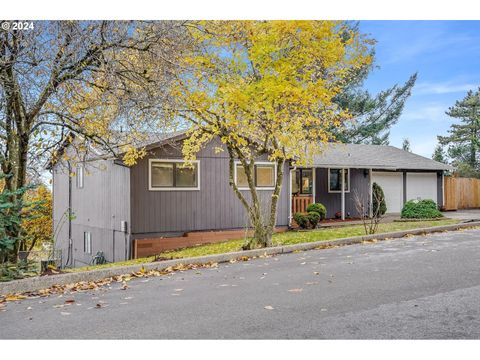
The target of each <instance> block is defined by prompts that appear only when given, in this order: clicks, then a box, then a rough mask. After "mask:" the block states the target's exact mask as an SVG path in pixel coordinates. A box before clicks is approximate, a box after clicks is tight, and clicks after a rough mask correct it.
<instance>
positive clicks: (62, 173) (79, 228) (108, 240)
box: [53, 160, 130, 266]
mask: <svg viewBox="0 0 480 360" xmlns="http://www.w3.org/2000/svg"><path fill="white" fill-rule="evenodd" d="M72 171H73V172H75V171H76V169H72ZM129 171H130V169H129V168H126V167H122V166H119V165H116V164H114V163H113V161H111V160H108V161H103V160H102V161H95V162H93V163H89V164H87V165H86V167H85V175H84V187H83V188H82V189H77V187H76V179H75V178H72V210H73V214H74V219H73V220H72V240H73V258H74V261H75V262H76V263H77V266H80V265H81V264H88V263H89V262H90V260H91V258H92V256H94V255H95V254H96V252H97V251H102V252H104V254H105V256H106V258H107V260H108V261H114V260H116V261H119V260H124V248H125V244H124V235H123V234H115V238H116V240H115V245H114V232H119V231H120V222H121V221H127V224H128V226H130V175H129ZM53 179H54V180H53V181H54V183H53V186H54V195H53V202H54V226H55V228H56V227H58V226H62V229H61V231H60V233H59V235H58V237H57V247H58V248H60V249H62V253H63V261H64V262H65V261H66V259H67V250H68V221H63V225H60V222H61V220H60V219H61V216H62V214H63V213H64V212H65V211H66V210H67V209H68V171H67V169H66V167H65V166H64V165H57V166H55V167H54V171H53ZM85 231H89V232H91V233H92V254H85V253H84V249H83V233H84V232H85ZM114 246H115V258H114V251H113V250H114ZM117 249H120V250H117ZM120 253H121V254H122V255H121V257H120V255H119V254H120Z"/></svg>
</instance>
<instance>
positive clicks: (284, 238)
mask: <svg viewBox="0 0 480 360" xmlns="http://www.w3.org/2000/svg"><path fill="white" fill-rule="evenodd" d="M456 223H458V221H457V220H437V221H418V222H393V223H388V224H380V225H379V228H378V233H386V232H392V231H399V230H407V229H416V228H425V227H433V226H441V225H451V224H456ZM364 234H365V232H364V229H363V226H362V225H352V226H345V227H337V228H324V229H317V230H309V231H287V232H283V233H278V234H274V235H273V245H291V244H299V243H305V242H312V241H319V240H333V239H340V238H346V237H352V236H359V235H364ZM243 243H244V239H240V240H230V241H226V242H221V243H216V244H208V245H200V246H196V247H191V248H186V249H181V250H175V251H166V252H163V253H162V254H159V255H160V256H161V257H164V258H170V257H172V258H175V259H179V258H188V257H195V256H203V255H212V254H221V253H228V252H234V251H239V250H241V246H242V244H243ZM153 260H155V257H154V256H150V257H146V258H140V259H134V260H129V261H123V262H117V263H109V264H105V265H96V266H87V267H82V268H75V269H69V270H67V271H69V272H70V271H71V272H77V271H85V270H92V269H98V268H102V267H111V266H120V265H134V264H144V263H148V262H152V261H153Z"/></svg>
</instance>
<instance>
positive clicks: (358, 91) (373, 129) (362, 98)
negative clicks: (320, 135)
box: [335, 69, 417, 145]
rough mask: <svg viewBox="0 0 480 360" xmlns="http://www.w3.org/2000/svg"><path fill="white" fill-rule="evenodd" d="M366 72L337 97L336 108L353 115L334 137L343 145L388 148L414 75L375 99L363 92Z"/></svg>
mask: <svg viewBox="0 0 480 360" xmlns="http://www.w3.org/2000/svg"><path fill="white" fill-rule="evenodd" d="M369 70H370V69H362V70H359V72H358V78H357V79H355V80H354V81H352V83H351V85H350V86H349V88H348V89H347V90H346V91H344V92H343V93H342V94H340V95H339V96H337V98H336V102H337V104H339V105H340V106H341V107H342V108H343V109H348V110H349V112H350V113H351V114H353V118H354V120H353V121H350V122H347V123H344V125H343V127H341V128H339V129H336V130H335V135H336V138H337V140H339V141H341V142H344V143H354V144H360V143H364V144H377V145H388V142H389V139H388V138H389V136H390V128H391V127H392V126H393V125H394V124H396V122H397V121H398V119H399V117H400V115H401V114H402V111H403V107H404V105H405V102H406V101H407V99H408V97H409V96H410V95H411V92H412V88H413V86H414V85H415V81H416V79H417V74H416V73H415V74H413V75H412V76H410V78H409V79H408V81H407V82H406V83H405V84H403V85H398V84H396V85H394V86H393V87H391V88H389V89H386V90H384V91H381V92H380V93H378V94H377V95H372V94H370V93H369V92H368V91H366V90H363V89H362V86H363V81H364V80H365V79H366V77H367V76H368V73H369Z"/></svg>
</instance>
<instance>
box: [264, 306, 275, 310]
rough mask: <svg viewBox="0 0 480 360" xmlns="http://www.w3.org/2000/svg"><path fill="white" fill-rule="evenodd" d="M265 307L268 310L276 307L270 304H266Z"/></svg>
mask: <svg viewBox="0 0 480 360" xmlns="http://www.w3.org/2000/svg"><path fill="white" fill-rule="evenodd" d="M265 309H267V310H273V309H274V307H273V306H270V305H267V306H265Z"/></svg>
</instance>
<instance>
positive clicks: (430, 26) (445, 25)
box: [360, 21, 480, 157]
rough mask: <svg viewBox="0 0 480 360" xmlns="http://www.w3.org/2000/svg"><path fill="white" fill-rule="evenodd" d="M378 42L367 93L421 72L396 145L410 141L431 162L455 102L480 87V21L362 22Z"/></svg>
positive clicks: (394, 137) (395, 133)
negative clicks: (377, 67)
mask: <svg viewBox="0 0 480 360" xmlns="http://www.w3.org/2000/svg"><path fill="white" fill-rule="evenodd" d="M360 30H361V31H362V32H363V33H367V34H370V35H371V37H373V38H374V39H376V40H377V41H378V43H377V45H376V64H377V65H378V66H379V67H380V68H379V69H375V70H374V71H373V72H372V73H371V74H370V76H369V78H368V79H367V81H366V83H365V87H366V88H367V89H368V90H369V91H372V92H375V93H376V92H378V91H380V90H382V89H386V88H388V87H390V86H392V85H394V84H396V83H403V82H405V81H406V80H407V79H408V77H409V76H410V75H411V74H413V73H414V72H418V78H417V83H416V85H415V87H414V89H413V93H412V96H411V97H410V98H409V99H408V100H407V103H406V105H405V108H404V110H403V114H402V116H401V117H400V119H399V121H398V123H397V124H396V125H394V126H393V127H392V130H391V132H390V144H391V145H394V146H398V147H400V146H401V144H402V140H403V138H409V139H410V142H411V145H412V150H413V151H414V152H415V153H418V154H420V155H424V156H428V157H430V156H431V154H432V153H433V150H434V147H435V145H436V139H437V135H443V134H446V133H447V130H448V128H449V126H450V125H451V124H452V123H453V122H455V120H454V119H452V118H450V117H448V116H447V115H445V111H446V110H447V109H448V107H449V106H452V105H453V104H454V103H455V100H457V99H461V98H463V97H464V96H465V94H466V92H467V91H468V90H469V89H472V90H475V89H477V88H478V87H479V86H480V21H361V22H360Z"/></svg>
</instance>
